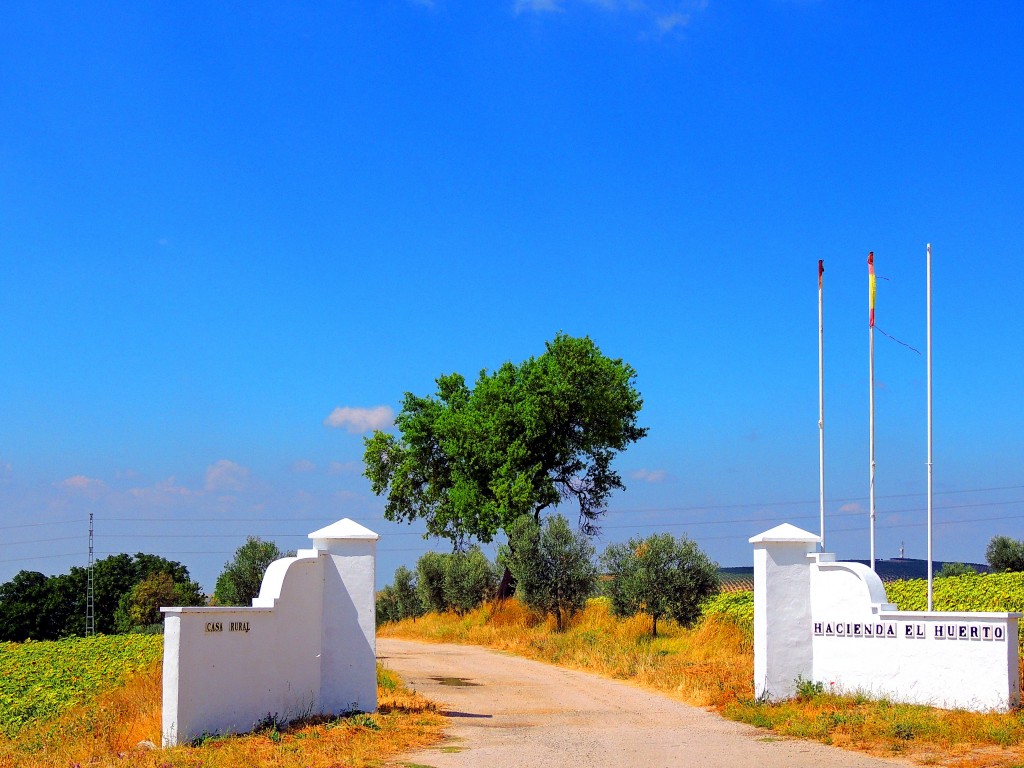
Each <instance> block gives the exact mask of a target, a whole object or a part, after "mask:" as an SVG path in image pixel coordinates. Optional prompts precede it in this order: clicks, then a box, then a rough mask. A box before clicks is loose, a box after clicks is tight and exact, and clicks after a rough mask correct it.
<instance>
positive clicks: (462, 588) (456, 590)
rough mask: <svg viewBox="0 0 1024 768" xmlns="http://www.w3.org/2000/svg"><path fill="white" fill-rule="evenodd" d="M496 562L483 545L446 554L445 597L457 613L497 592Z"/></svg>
mask: <svg viewBox="0 0 1024 768" xmlns="http://www.w3.org/2000/svg"><path fill="white" fill-rule="evenodd" d="M496 583H497V579H496V578H495V575H494V566H493V565H491V561H490V560H488V559H487V556H486V555H485V554H484V553H483V552H481V551H480V547H475V546H474V547H470V548H469V550H467V551H465V552H452V553H451V554H450V555H445V571H444V598H445V602H447V604H448V606H449V607H450V608H451V609H452V610H454V611H455V612H456V613H459V614H463V613H466V612H467V611H471V610H473V609H474V608H476V607H477V606H478V605H480V604H481V603H482V602H483V601H484V600H486V599H487V598H488V597H490V596H491V595H492V594H493V593H494V587H495V586H496Z"/></svg>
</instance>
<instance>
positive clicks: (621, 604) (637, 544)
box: [601, 533, 719, 637]
mask: <svg viewBox="0 0 1024 768" xmlns="http://www.w3.org/2000/svg"><path fill="white" fill-rule="evenodd" d="M601 564H602V566H603V567H604V569H605V570H606V571H607V572H608V574H609V575H610V577H611V581H610V582H609V583H608V585H607V592H608V596H609V598H611V604H612V611H613V612H614V613H615V614H616V615H617V616H635V615H636V614H638V613H646V614H647V615H648V616H650V617H651V635H652V636H653V637H657V636H658V619H660V618H661V617H663V616H667V617H669V618H672V619H674V620H675V621H678V622H679V623H680V624H682V625H683V626H691V625H692V624H693V623H694V622H696V621H697V619H698V618H699V617H700V604H701V603H702V602H703V601H704V600H705V599H707V598H708V597H710V596H711V595H713V594H715V593H717V592H718V588H719V577H718V565H717V564H716V563H714V562H712V561H711V560H710V559H709V558H708V556H707V555H705V554H704V552H703V551H701V549H700V547H698V546H697V545H696V544H695V543H694V542H693V541H691V540H690V539H689V538H687V537H686V536H681V537H679V538H678V539H676V538H674V537H673V536H672V534H670V533H656V534H654V535H653V536H649V537H647V538H646V539H630V540H629V541H628V542H627V543H625V544H611V545H609V546H608V548H607V549H606V550H605V551H604V554H603V555H602V556H601Z"/></svg>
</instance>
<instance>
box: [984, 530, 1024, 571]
mask: <svg viewBox="0 0 1024 768" xmlns="http://www.w3.org/2000/svg"><path fill="white" fill-rule="evenodd" d="M985 561H986V562H987V563H988V564H989V565H990V566H991V567H992V570H993V571H1024V541H1017V540H1016V539H1011V538H1010V537H1009V536H993V537H992V540H991V541H990V542H989V543H988V547H987V548H986V549H985Z"/></svg>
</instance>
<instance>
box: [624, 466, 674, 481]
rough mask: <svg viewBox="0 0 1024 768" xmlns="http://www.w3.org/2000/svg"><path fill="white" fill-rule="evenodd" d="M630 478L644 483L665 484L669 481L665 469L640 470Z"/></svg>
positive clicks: (631, 474)
mask: <svg viewBox="0 0 1024 768" xmlns="http://www.w3.org/2000/svg"><path fill="white" fill-rule="evenodd" d="M629 476H630V477H631V478H633V479H634V480H640V481H641V482H644V483H663V482H665V480H667V479H668V472H666V471H665V470H664V469H638V470H636V471H635V472H632V473H630V475H629Z"/></svg>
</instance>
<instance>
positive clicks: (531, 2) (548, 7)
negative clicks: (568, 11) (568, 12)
mask: <svg viewBox="0 0 1024 768" xmlns="http://www.w3.org/2000/svg"><path fill="white" fill-rule="evenodd" d="M563 10H565V9H564V8H562V0H516V1H515V4H514V5H513V6H512V11H513V13H515V14H516V15H517V16H518V15H519V14H520V13H550V12H551V11H563Z"/></svg>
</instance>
